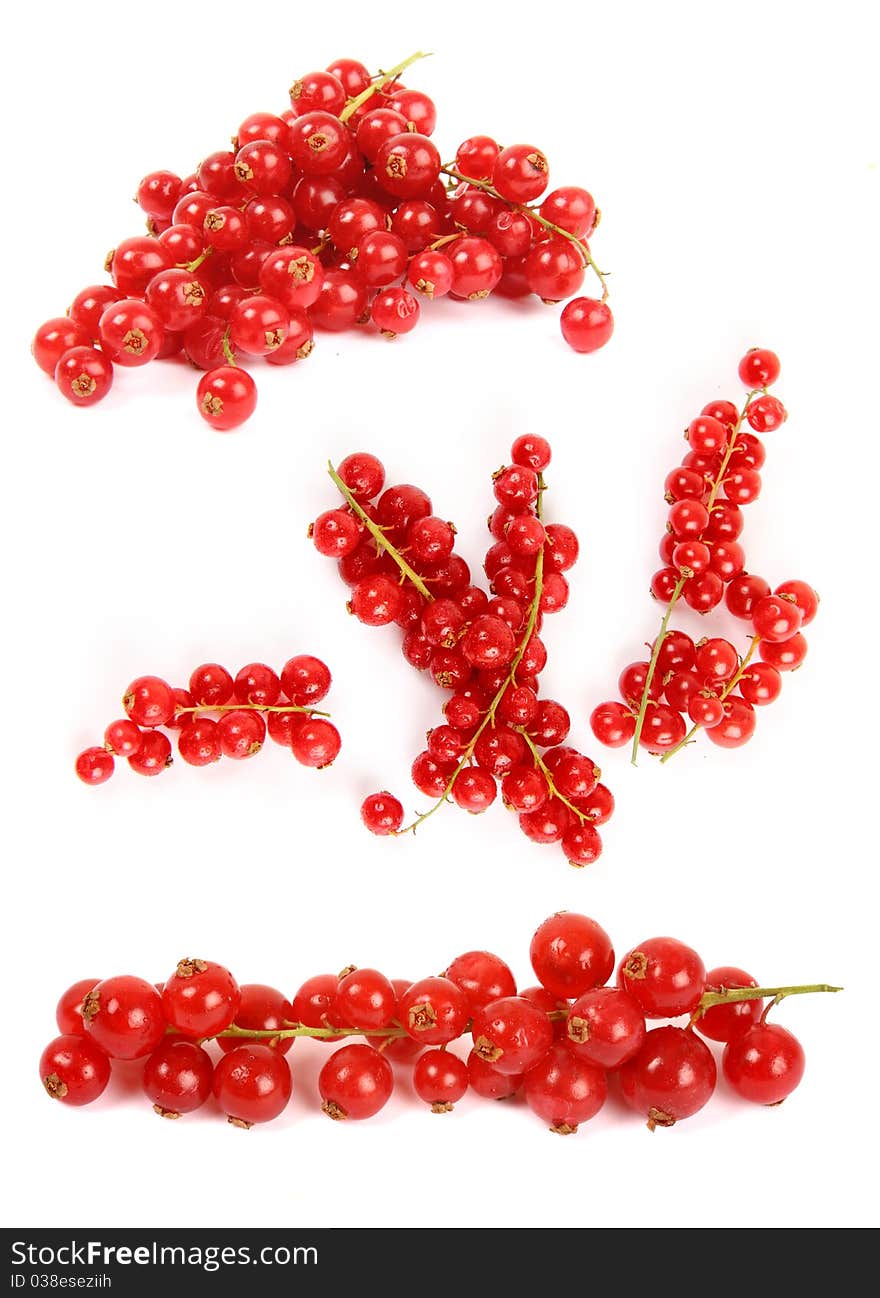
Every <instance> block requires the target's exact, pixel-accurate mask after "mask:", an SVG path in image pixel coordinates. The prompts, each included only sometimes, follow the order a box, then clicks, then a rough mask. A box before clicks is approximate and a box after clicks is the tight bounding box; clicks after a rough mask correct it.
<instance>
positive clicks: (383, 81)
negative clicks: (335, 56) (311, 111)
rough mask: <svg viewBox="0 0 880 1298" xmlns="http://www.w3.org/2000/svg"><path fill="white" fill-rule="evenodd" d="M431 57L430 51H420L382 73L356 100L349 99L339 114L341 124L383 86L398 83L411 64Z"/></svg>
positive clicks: (356, 96)
mask: <svg viewBox="0 0 880 1298" xmlns="http://www.w3.org/2000/svg"><path fill="white" fill-rule="evenodd" d="M430 57H431V54H430V51H428V53H424V52H423V51H422V50H418V51H417V53H415V54H410V56H409V58H408V59H404V60H403V62H402V63H398V64H397V65H396V66H395V67H393V68H391V69H390V70H389V71H388V72H380V74H379V76H378V77H377V79H376V80H375V81H374V82H373V83H372V84H371V85H369V86H367V88H366V90H362V91H361V93H360V94H359V95H355V97H354V99H349V101H348V103H347V104H346V105H345V107H344V108H343V110H342V112H341V113H340V114H339V120H340V122H347V121H348V119H349V117H351V115H352V114H353V113H356V112H357V110H358V109H359V108H360V106H361V104H365V103H366V102H367V100H368V99H370V98H372V96H373V95H375V94H377V93H378V92H379V91H380V90H381V89H382V88H383V86H387V85H388V82H389V81H396V79H397V78H398V77H399V76H400V74H401V72H405V71H406V69H407V68H408V67H410V65H411V64H413V63H418V61H419V59H429V58H430Z"/></svg>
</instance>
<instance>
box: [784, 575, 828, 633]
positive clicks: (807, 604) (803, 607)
mask: <svg viewBox="0 0 880 1298" xmlns="http://www.w3.org/2000/svg"><path fill="white" fill-rule="evenodd" d="M774 594H776V595H783V596H785V597H786V598H788V599H793V600H794V604H795V606H796V607H797V608H799V609H800V611H801V627H802V628H803V627H805V626H809V625H810V623H811V622H812V620H813V618H814V617H815V616H816V614H817V612H818V611H819V596H818V595H817V594H816V592H815V591H814V590H813V588H812V586H808V585H807V583H806V582H805V581H784V582H782V583H781V585H779V586H777V587H776V590H775V591H774Z"/></svg>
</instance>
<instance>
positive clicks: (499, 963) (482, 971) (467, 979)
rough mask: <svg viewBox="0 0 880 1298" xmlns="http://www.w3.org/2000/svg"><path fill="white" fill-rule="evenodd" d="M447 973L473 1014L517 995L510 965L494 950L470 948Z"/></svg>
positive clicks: (445, 974) (454, 961)
mask: <svg viewBox="0 0 880 1298" xmlns="http://www.w3.org/2000/svg"><path fill="white" fill-rule="evenodd" d="M443 976H444V978H449V979H451V980H452V982H454V983H455V984H456V985H457V986H458V987H460V988H461V990H462V991H463V992H464V994H465V996H466V997H467V1002H468V1009H469V1010H470V1013H471V1014H473V1013H474V1012H475V1011H476V1010H478V1009H482V1008H483V1007H484V1006H485V1005H488V1004H489V1002H490V1001H494V1000H498V999H499V998H500V997H504V996H515V995H516V982H515V980H514V977H513V974H512V973H511V970H510V967H509V966H508V965H507V964H505V962H504V961H503V960H502V959H501V958H500V957H499V956H497V955H492V953H491V952H490V951H466V952H465V953H464V955H460V956H457V957H456V958H455V959H454V960H453V961H452V964H450V966H449V967H448V969H447V970H446V971H445V973H444V975H443Z"/></svg>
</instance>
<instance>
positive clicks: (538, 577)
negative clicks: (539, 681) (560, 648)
mask: <svg viewBox="0 0 880 1298" xmlns="http://www.w3.org/2000/svg"><path fill="white" fill-rule="evenodd" d="M544 491H545V483H544V477H543V474H541V473H539V474H538V499H537V502H536V504H535V514H536V515H537V517H538V518H543V497H544ZM543 590H544V550H543V547H542V548H541V549H540V550H539V551H538V557H537V559H536V560H535V593H534V595H533V596H532V602H531V604H530V605H529V615H528V618H527V619H526V625H525V629H524V631H523V633H522V637H521V639H520V642H519V646H518V647H517V651H516V653H515V654H514V656H513V659H512V660H511V664H510V667H509V669H508V672H507V676H506V677H505V679H504V680H503V681H502V683H501V685H500V686H499V687H498V690H497V692H496V694H495V697H494V698H493V700H492V702H491V703H490V704H489V706H488V708H487V709H486V715H485V716H484V717H483V720H482V721H481V722H480V724H479V726H478V727H477V729H476V731H475V732H474V734H473V735H472V736H471V739H470V742H469V744H468V746H467V748H466V749H465V750H464V753H463V754H462V756H461V759H460V761H459V763H458V765H457V766H456V768H455V770H454V771H453V772H452V774H451V775H450V777H449V779H448V780H447V782H446V787H445V789H444V790H443V792H442V793H441V795H440V797H439V798H438V799H437V801H436V802H435V803H434V805H433V807H431V808H430V810H428V811H425V812H423V813H422V814H421V815H420V816H417V817H416V818H415V820H413V821H412V822H411V823H410V824H409V825H405V826H404V827H403V829H399V830H398V831H397V835H398V836H400V835H401V834H410V833H412V834H414V833H415V832H416V830H417V829H418V828H419V826H420V825H423V824H424V823H425V821H426V820H428V819H430V817H431V816H433V815H434V813H435V812H436V811H439V810H440V808H441V807H442V806H443V804H444V802H446V800H447V798H448V797H449V795H450V793H451V792H452V789H453V787H454V785H455V781H456V780H457V779H458V777H459V775H460V774H461V772H462V771H463V770H464V768H465V767H466V766H467V765H468V763H469V762H470V760H471V758H472V757H473V755H474V749H475V748H476V746H477V740H478V739H479V738H480V735H481V734H482V733H483V731H484V730H485V729H486V727H487V726H490V725H494V724H495V713H496V711H497V708H498V704H499V703H500V702H501V700H502V698H503V697H504V695H505V693H506V691H507V690H508V688H509V687H510V686H511V685H513V684H515V683H516V669H517V667H519V665H520V663H521V662H522V660H523V654H524V653H525V651H526V646H527V645H528V643H529V640H530V639H531V637H532V632H533V631H534V629H535V623H536V622H537V620H538V609H539V608H540V605H541V594H542V592H543Z"/></svg>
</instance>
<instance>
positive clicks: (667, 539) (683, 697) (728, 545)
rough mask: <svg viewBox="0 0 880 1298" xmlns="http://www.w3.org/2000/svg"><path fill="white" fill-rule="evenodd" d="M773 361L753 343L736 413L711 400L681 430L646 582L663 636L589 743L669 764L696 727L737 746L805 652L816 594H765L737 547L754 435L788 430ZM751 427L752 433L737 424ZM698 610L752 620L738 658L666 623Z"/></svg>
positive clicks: (729, 647)
mask: <svg viewBox="0 0 880 1298" xmlns="http://www.w3.org/2000/svg"><path fill="white" fill-rule="evenodd" d="M779 372H780V365H779V359H778V357H777V356H776V354H775V353H774V352H771V351H769V350H768V349H767V348H764V347H754V348H752V350H751V351H749V352H747V353H746V355H745V356H744V357H743V358H742V360H741V361H740V364H739V375H740V378H741V379H742V381H743V383H744V384H745V385H746V387H747V388H748V389H749V392H748V395H747V397H746V400H745V402H744V404H743V406H742V408H741V409H737V407H736V406H735V405H734V404H733V402H732V401H719V400H715V401H710V402H709V403H708V405H706V406H704V407H703V409H702V411H701V412H700V414H699V415H697V417H696V418H695V419H692V420H691V422H690V424H688V426H687V428H686V429H685V440H686V441H687V443H688V448H689V449H688V451H687V453H686V454H685V456H684V458H683V460H682V462H681V464H680V465H679V467H678V468H675V469H672V470H671V471H670V472H669V473H668V474H667V475H666V481H665V499H666V503H667V504H668V506H669V513H668V516H667V522H666V531H665V532H664V534H663V539H662V540H661V542H660V558H661V560H662V561H663V564H664V566H663V567H662V568H660V569H658V571H657V572H655V573H654V576H653V577H652V578H651V594H652V596H653V597H654V599H656V600H658V601H659V602H660V603H661V604H663V605H664V613H663V620H662V622H661V625H660V633H659V635H658V636H657V637H656V639H655V640H654V642H653V644H652V645H651V652H650V658H649V659H648V660H647V661H638V662H633V663H630V664H629V666H627V667H625V668H624V669H623V671H622V672H621V674H620V678H619V681H618V688H619V690H620V698H621V701H616V700H609V701H608V702H605V703H600V704H599V705H598V707H596V708H595V709H594V710H593V713H592V716H591V717H590V724H591V726H592V729H593V733H594V735H595V736H596V738H597V739H598V740H599V741H600V742H601V743H603V744H606V745H608V746H609V747H612V748H617V747H621V746H623V745H625V744H631V745H632V759H633V763H635V760H636V754H637V752H638V749H639V748H640V747H641V748H644V749H646V750H647V751H648V752H649V753H655V754H659V755H660V760H661V762H665V761H667V760H668V758H670V757H671V756H672V755H673V754H674V753H676V752H678V751H679V749H681V748H684V747H685V746H686V745H688V744H690V743H692V742H693V741H694V739H695V738H696V737H697V735H698V734H699V733H700V732H701V731H705V733H706V736H707V738H708V739H710V740H711V741H712V743H713V744H715V745H717V746H718V747H719V748H738V747H740V745H742V744H744V743H746V741H747V740H748V739H750V738H751V736H752V735H753V734H754V731H755V725H756V713H755V709H756V708H758V707H764V706H765V705H766V704H768V703H772V702H773V701H774V699H776V698H778V697H779V694H780V692H781V690H782V675H781V673H783V672H787V671H794V670H795V669H796V668H798V667H800V665H801V663H802V662H803V661H804V658H805V657H806V653H807V642H806V640H805V638H804V636H803V635H802V629H803V628H804V627H806V626H807V625H808V624H809V623H810V622H811V621H812V620H813V618H814V617H815V615H816V612H817V609H818V607H819V597H818V595H817V594H816V592H815V591H814V590H813V589H812V587H811V586H808V585H807V583H806V582H804V581H797V580H792V581H784V582H782V583H781V585H778V586H777V587H776V589H775V590H772V591H771V588H770V583H769V582H767V581H765V580H764V578H763V577H759V576H756V575H755V574H754V573H750V572H748V571H747V570H746V555H745V550H744V549H743V546H742V544H741V541H740V537H741V534H742V530H743V512H742V511H743V506H745V505H748V504H750V503H751V502H752V501H753V500H756V499H757V497H758V495H759V493H760V490H761V473H760V470H761V466H762V465H763V463H764V458H765V451H764V444H763V442H762V440H761V438H760V437H759V436H758V434H759V433H766V432H769V431H771V430H773V429H775V428H778V427H779V426H780V425H781V424H783V423H784V422H785V420H786V418H787V414H786V411H785V407H784V406H783V405H782V403H781V402H780V401H779V399H778V398H777V397H774V396H770V395H769V393H768V392H767V389H768V388H769V386H770V385H771V384H772V383H774V382H775V381H776V379H777V378H778V377H779ZM745 425H748V428H749V429H751V431H747V430H746V428H745V427H744V426H745ZM682 599H683V600H684V603H685V604H686V605H687V606H688V607H689V608H690V609H692V610H693V611H694V612H696V613H699V614H702V615H705V614H708V613H710V612H711V611H712V610H713V609H715V608H717V607H718V606H720V605H721V603H722V601H723V603H724V605H725V607H726V609H727V612H728V613H730V614H732V615H733V617H735V618H739V619H741V620H742V621H744V622H746V623H748V624H749V626H750V628H751V644H750V646H749V648H748V650H747V652H745V653H744V654H742V655H741V654H740V653H739V651H738V650H737V649H736V647H735V646H734V645H733V644H732V643H731V641H729V640H728V639H725V638H723V637H705V636H703V637H700V638H698V639H696V640H694V639H693V638H692V637H691V636H690V635H688V634H687V633H686V632H684V631H681V630H676V629H673V628H672V627H670V624H669V623H670V618H671V616H672V612H673V610H674V609H675V608H676V606H677V605H678V604H679V601H680V600H682Z"/></svg>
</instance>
